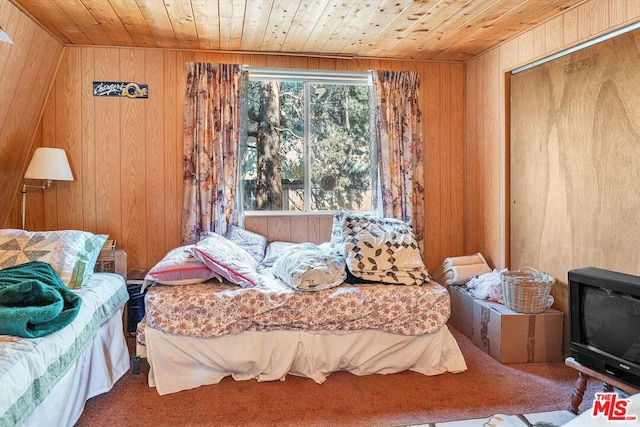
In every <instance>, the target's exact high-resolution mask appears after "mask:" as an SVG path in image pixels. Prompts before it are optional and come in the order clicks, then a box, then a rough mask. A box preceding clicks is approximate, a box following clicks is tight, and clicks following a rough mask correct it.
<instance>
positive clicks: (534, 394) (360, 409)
mask: <svg viewBox="0 0 640 427" xmlns="http://www.w3.org/2000/svg"><path fill="white" fill-rule="evenodd" d="M450 329H451V332H452V333H453V335H454V337H455V338H456V340H457V341H458V343H459V345H460V348H461V350H462V353H463V354H464V357H465V359H466V361H467V365H468V367H469V369H468V370H467V371H466V372H463V373H460V374H450V373H446V374H442V375H436V376H425V375H421V374H418V373H415V372H402V373H399V374H393V375H370V376H365V377H357V376H355V375H352V374H349V373H346V372H337V373H334V374H332V375H330V376H329V378H328V379H327V381H326V382H325V383H323V384H322V385H318V384H316V383H314V382H313V380H310V379H308V378H300V377H295V376H287V378H286V381H270V382H257V381H234V380H232V379H230V378H225V379H224V380H222V381H221V382H220V383H219V384H215V385H210V386H203V387H198V388H196V389H193V390H185V391H181V392H179V393H173V394H169V395H165V396H159V395H158V393H157V391H156V390H155V389H154V388H150V387H149V386H148V385H147V375H146V372H147V370H148V366H147V365H146V364H144V365H143V367H142V373H141V374H140V375H132V374H130V373H128V374H126V375H125V376H124V377H123V378H122V379H121V380H120V381H118V382H117V383H116V385H115V387H114V388H113V390H111V391H110V392H109V393H106V394H103V395H100V396H97V397H95V398H93V399H90V400H89V402H87V405H86V408H85V411H84V413H83V415H82V417H81V418H80V420H79V422H78V424H77V427H83V426H100V427H102V426H105V425H106V426H114V427H115V426H118V427H120V426H153V427H160V426H177V425H179V426H242V427H246V426H256V427H262V426H272V425H277V426H279V427H282V426H291V427H297V426H304V427H315V426H317V427H324V426H331V427H335V426H345V427H347V426H348V427H356V426H362V427H365V426H366V427H370V426H384V427H389V426H407V425H419V424H424V423H427V424H428V423H442V422H445V421H451V420H470V419H482V418H485V421H486V419H488V418H489V417H491V416H492V415H493V414H508V415H512V414H533V413H539V412H548V411H558V410H560V411H562V410H565V409H566V408H567V407H568V405H569V403H570V397H571V392H572V391H573V386H574V384H575V380H576V378H577V372H576V371H575V370H573V369H571V368H568V367H566V366H565V365H564V363H563V362H557V363H531V364H517V365H503V364H501V363H499V362H497V361H496V360H494V359H493V358H491V357H490V356H488V355H487V354H485V353H483V352H482V351H481V350H480V349H478V348H477V347H476V346H474V345H473V343H471V341H470V340H469V339H468V338H467V337H465V336H464V335H462V334H461V333H460V332H458V331H457V330H455V329H453V328H450ZM601 387H602V386H601V384H598V383H597V382H596V381H589V383H588V387H587V393H586V395H585V399H584V403H583V404H582V407H581V409H583V410H584V408H589V407H591V404H592V400H593V395H594V394H595V392H596V391H601ZM505 420H507V421H511V420H512V418H511V417H509V418H505ZM456 422H460V421H456ZM483 422H484V421H483ZM454 425H455V424H454ZM472 425H473V424H472ZM487 425H488V424H487ZM498 425H499V424H495V426H498ZM438 426H440V424H438Z"/></svg>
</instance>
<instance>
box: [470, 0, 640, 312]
mask: <svg viewBox="0 0 640 427" xmlns="http://www.w3.org/2000/svg"><path fill="white" fill-rule="evenodd" d="M638 20H640V2H638V1H633V0H632V1H623V0H592V1H590V2H587V3H584V4H582V5H580V6H578V7H576V8H573V9H570V10H568V11H567V12H565V13H564V14H562V15H560V16H557V17H556V18H554V19H552V20H550V21H548V22H545V23H544V24H542V25H540V26H538V27H535V28H533V29H531V30H530V31H528V32H526V33H524V34H522V35H520V36H518V37H515V38H513V39H511V40H509V41H507V42H505V43H503V44H502V45H500V46H499V47H497V48H495V49H492V50H490V51H488V52H487V53H485V54H483V55H480V56H477V57H476V58H474V59H473V60H471V61H469V62H468V63H467V64H466V77H465V80H466V83H465V85H466V98H465V99H466V100H465V125H466V126H465V149H464V151H465V152H464V161H465V165H466V166H465V167H466V168H465V180H466V185H465V190H464V191H465V193H464V200H465V211H464V225H465V237H464V239H465V242H464V248H465V251H466V252H469V253H471V252H476V251H481V252H482V253H483V254H485V255H486V256H487V258H488V259H489V260H490V262H491V263H492V264H493V265H495V266H497V267H511V268H518V267H520V266H519V265H511V266H510V265H509V262H510V256H511V254H510V248H509V206H508V205H509V202H508V200H509V194H508V185H509V174H510V171H509V168H508V163H509V162H508V159H509V153H508V149H507V147H508V137H509V135H508V132H507V130H506V129H508V126H509V115H508V107H507V98H508V96H509V89H508V82H507V80H506V79H505V73H506V72H509V71H511V70H513V69H514V68H517V67H519V66H522V65H525V64H528V63H530V62H533V61H535V60H537V59H540V58H543V57H545V56H548V55H550V54H552V53H555V52H558V51H561V50H563V49H566V48H568V47H571V46H574V45H576V44H578V43H580V42H583V41H586V40H589V39H591V38H593V37H595V36H598V35H601V34H604V33H608V32H610V31H612V30H614V29H617V28H620V27H623V26H626V25H629V24H631V23H633V22H637V21H638ZM585 126H589V124H588V123H587V124H585ZM512 172H513V173H517V171H512ZM550 185H554V184H553V183H551V184H550ZM539 232H540V230H529V235H530V236H531V237H530V238H532V239H535V238H536V237H535V236H536V235H539V234H538V233H539ZM612 238H615V236H613V237H612ZM544 251H545V252H546V257H552V256H553V255H554V254H555V255H557V256H558V257H559V258H560V259H565V258H564V257H563V253H562V249H561V248H556V247H545V248H544ZM580 261H581V260H574V262H577V263H580ZM532 267H536V268H539V269H543V270H546V266H544V265H532ZM570 268H571V267H570V266H569V265H562V266H561V267H560V268H555V269H554V270H553V271H548V272H549V273H550V274H552V275H554V276H555V277H557V278H558V279H559V286H556V288H555V290H554V295H555V296H556V301H557V303H556V307H557V308H558V309H560V310H563V311H565V312H566V311H567V290H566V274H567V270H568V269H570Z"/></svg>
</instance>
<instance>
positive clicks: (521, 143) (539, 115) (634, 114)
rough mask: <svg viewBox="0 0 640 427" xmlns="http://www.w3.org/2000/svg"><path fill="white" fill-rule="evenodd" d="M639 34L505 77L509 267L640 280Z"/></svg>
mask: <svg viewBox="0 0 640 427" xmlns="http://www.w3.org/2000/svg"><path fill="white" fill-rule="evenodd" d="M639 58H640V31H639V30H635V31H633V32H630V33H626V34H624V35H621V36H618V37H616V38H613V39H610V40H608V41H604V42H601V43H598V44H596V45H593V46H591V47H589V48H585V49H582V50H580V51H577V52H575V53H572V54H570V55H567V56H564V57H562V58H559V59H556V60H554V61H551V62H548V63H546V64H543V65H539V66H537V67H535V68H531V69H529V70H527V71H524V72H521V73H518V74H515V75H513V76H512V77H511V82H510V87H511V109H510V110H511V124H510V133H511V140H510V217H511V221H510V225H511V227H510V247H511V249H510V257H511V268H518V267H520V266H531V267H534V268H537V269H539V270H543V271H546V272H548V273H549V274H551V275H553V276H555V277H556V278H557V279H558V284H557V285H556V287H555V289H554V291H553V294H554V296H555V298H556V306H557V307H558V308H559V309H561V310H562V311H565V312H567V305H568V304H567V300H568V295H567V287H566V280H567V272H568V271H569V270H571V269H574V268H580V267H586V266H596V267H601V268H606V269H611V270H617V271H623V272H625V273H630V274H639V273H640V245H639V244H638V240H639V238H640V221H638V217H639V214H640V67H638V59H639Z"/></svg>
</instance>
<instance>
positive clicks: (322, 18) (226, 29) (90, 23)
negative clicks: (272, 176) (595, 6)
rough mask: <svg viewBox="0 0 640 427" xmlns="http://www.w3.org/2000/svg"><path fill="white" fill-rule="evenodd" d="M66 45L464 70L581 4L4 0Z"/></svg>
mask: <svg viewBox="0 0 640 427" xmlns="http://www.w3.org/2000/svg"><path fill="white" fill-rule="evenodd" d="M10 1H11V2H12V3H13V4H14V5H16V6H17V7H19V8H20V9H22V10H23V11H24V12H26V13H27V14H29V15H30V16H31V17H32V18H33V19H34V20H36V21H37V22H39V23H40V24H41V25H42V26H43V27H44V28H46V29H47V30H48V31H49V32H50V33H51V34H52V35H54V36H55V37H56V38H57V39H58V40H60V41H61V42H62V43H63V44H66V45H100V46H128V47H146V48H150V47H152V48H170V49H202V50H212V51H229V52H240V51H242V52H248V53H280V54H283V53H287V54H296V55H318V56H332V57H333V56H335V57H345V58H357V57H363V58H397V59H412V60H438V61H466V60H468V59H470V58H472V57H474V56H476V55H478V54H479V53H482V52H484V51H486V50H487V49H489V48H491V47H493V46H495V45H497V44H499V43H501V42H503V41H505V40H507V39H509V38H511V37H513V36H515V35H517V34H519V33H521V32H523V31H526V30H528V29H530V28H531V27H532V26H534V25H536V24H539V23H541V22H543V21H546V20H548V19H550V18H552V17H553V16H555V15H557V14H560V13H562V12H563V11H565V10H567V9H569V8H571V7H574V6H576V5H578V4H581V3H583V2H584V1H586V0H415V1H412V0H377V1H376V0H10Z"/></svg>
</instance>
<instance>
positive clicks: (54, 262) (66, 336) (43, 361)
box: [0, 230, 130, 426]
mask: <svg viewBox="0 0 640 427" xmlns="http://www.w3.org/2000/svg"><path fill="white" fill-rule="evenodd" d="M105 240H106V236H102V235H93V234H91V233H86V232H81V231H75V230H64V231H51V232H33V233H30V232H26V231H24V230H0V268H1V269H0V273H2V272H12V271H13V269H12V267H13V266H18V267H19V266H29V265H32V264H33V265H36V266H37V267H38V268H43V267H48V266H51V268H52V270H53V271H55V272H56V274H58V275H59V277H60V278H61V280H62V283H63V286H65V287H69V289H70V293H69V295H72V296H73V298H74V299H75V300H76V301H81V302H80V303H79V304H78V305H76V310H75V312H76V314H75V316H74V317H73V320H72V321H71V322H70V323H68V324H66V325H64V326H63V325H59V327H55V328H54V329H56V330H49V331H47V333H46V334H43V335H42V336H37V335H39V334H38V333H37V332H38V328H37V327H35V326H34V325H40V326H41V325H44V324H47V325H51V322H52V320H49V321H45V320H43V319H40V320H42V322H41V323H37V322H38V316H36V315H30V317H29V319H28V321H27V322H26V323H24V324H23V325H20V324H17V323H18V321H19V320H20V318H21V317H22V315H21V314H20V313H21V312H22V311H24V310H26V309H30V310H32V312H33V311H34V310H35V311H36V313H37V312H40V311H41V310H40V309H41V308H42V307H36V306H35V305H34V306H27V305H26V304H22V305H21V304H9V303H8V302H7V298H6V294H7V290H8V289H11V288H13V289H14V290H15V287H12V286H11V285H7V283H9V284H10V283H11V278H12V275H11V274H5V275H3V279H4V280H3V281H2V284H3V286H2V287H0V300H1V301H0V305H1V306H2V307H0V317H1V315H2V313H5V312H8V311H10V314H11V317H3V319H4V322H3V323H2V325H1V326H2V327H5V330H6V328H8V327H14V328H15V327H16V326H17V327H18V328H19V329H20V328H22V329H24V332H25V334H21V335H32V337H26V336H17V335H0V384H2V386H1V387H0V425H3V426H4V425H7V426H9V425H10V426H21V425H27V426H30V425H55V426H70V425H73V424H74V423H75V422H76V421H77V420H78V419H79V417H80V415H81V414H82V411H83V409H84V405H85V402H86V401H87V400H88V399H89V398H91V397H93V396H96V395H98V394H101V393H105V392H107V391H109V390H111V388H112V387H113V385H114V384H115V382H116V381H117V380H118V379H119V378H121V377H122V375H124V374H125V373H126V372H127V371H128V370H129V368H130V357H129V350H128V347H127V344H126V341H125V338H124V333H123V325H122V319H123V307H124V305H125V303H126V301H127V299H128V292H127V288H126V283H125V279H124V277H125V275H126V254H124V252H122V251H115V250H105V251H103V252H102V253H101V248H102V247H103V244H104V243H105ZM34 260H36V261H34ZM37 260H39V261H37ZM96 266H98V268H97V270H100V269H101V268H102V267H105V268H104V269H105V270H111V271H113V272H99V273H94V268H95V267H96ZM38 271H42V270H38ZM40 279H41V278H38V277H29V276H27V277H26V278H21V279H20V280H19V281H20V282H22V283H25V285H24V286H27V287H28V286H32V285H30V284H27V283H33V282H35V283H36V284H37V283H38V282H39V281H40ZM16 283H18V282H16ZM26 292H29V293H30V294H33V288H31V289H29V288H27V289H26ZM53 305H55V304H53ZM50 306H51V305H50ZM67 308H69V304H68V303H67V302H66V303H65V307H64V309H63V310H62V312H64V311H65V310H66V309H67ZM23 309H24V310H23ZM7 319H9V321H7ZM11 319H13V320H11ZM51 319H53V321H55V319H56V317H52V318H51ZM7 322H10V323H12V325H7Z"/></svg>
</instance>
